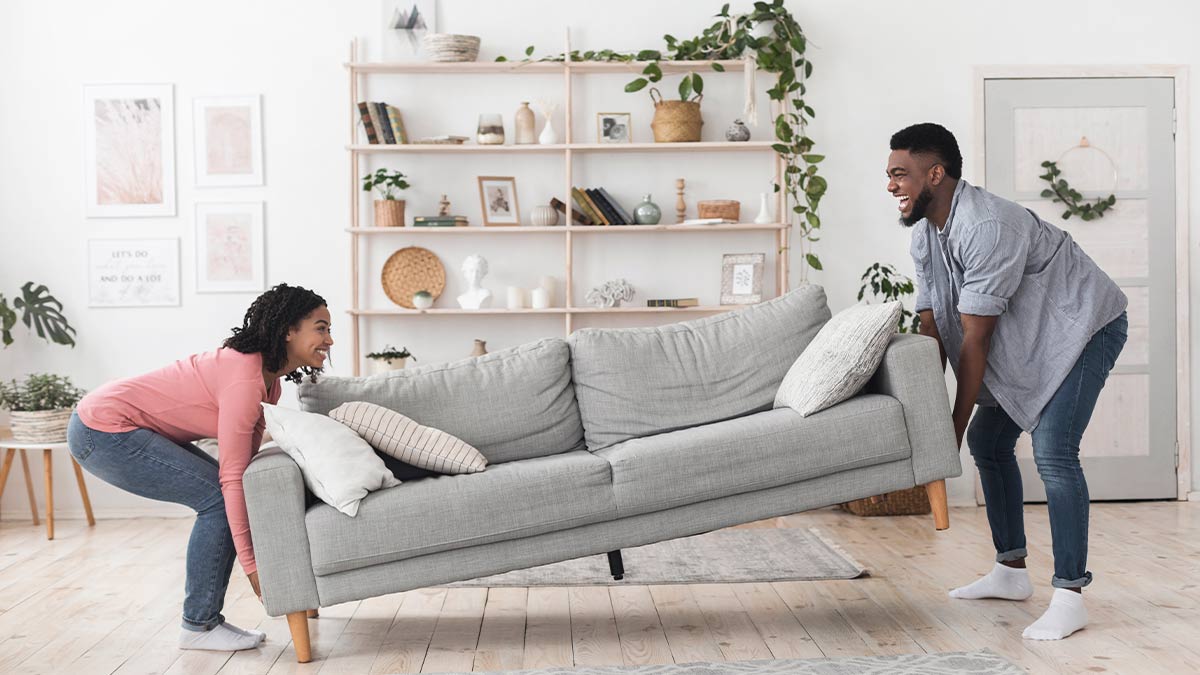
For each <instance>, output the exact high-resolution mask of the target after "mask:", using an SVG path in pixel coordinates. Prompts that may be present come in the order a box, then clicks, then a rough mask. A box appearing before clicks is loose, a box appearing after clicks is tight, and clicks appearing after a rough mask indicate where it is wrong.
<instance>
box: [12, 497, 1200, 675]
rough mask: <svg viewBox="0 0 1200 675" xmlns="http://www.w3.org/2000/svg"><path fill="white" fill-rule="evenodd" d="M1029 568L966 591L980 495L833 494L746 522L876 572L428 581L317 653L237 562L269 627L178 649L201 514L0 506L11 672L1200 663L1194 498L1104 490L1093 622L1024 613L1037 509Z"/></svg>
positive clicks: (1118, 669)
mask: <svg viewBox="0 0 1200 675" xmlns="http://www.w3.org/2000/svg"><path fill="white" fill-rule="evenodd" d="M1027 524H1028V529H1029V547H1030V552H1031V558H1030V567H1031V572H1032V574H1033V578H1034V581H1035V586H1036V589H1037V591H1036V593H1035V595H1034V597H1033V599H1032V600H1030V601H1028V602H1021V603H1011V602H997V601H954V600H950V599H949V598H947V597H946V590H947V589H948V588H950V587H952V586H955V585H958V584H961V583H963V582H966V581H969V580H971V579H973V578H974V577H975V576H976V575H978V574H981V573H983V572H986V571H987V570H988V569H989V568H990V567H991V565H992V562H991V558H992V551H991V544H990V537H989V535H988V531H987V521H986V517H985V516H984V512H983V510H982V509H976V508H956V509H953V510H952V513H951V529H950V530H949V531H947V532H941V533H937V532H935V531H934V529H933V526H932V520H931V518H929V517H899V518H858V517H855V516H852V515H849V514H846V513H842V512H839V511H836V510H832V509H825V510H820V511H814V512H810V513H805V514H799V515H794V516H787V517H783V518H774V519H770V520H764V521H760V522H757V523H752V524H749V525H745V526H743V527H818V528H820V529H821V530H822V531H823V532H825V533H826V534H827V536H829V537H830V538H832V539H833V540H834V541H837V542H838V543H840V544H841V545H842V547H843V548H844V549H845V550H846V551H848V552H849V553H850V554H851V555H853V556H854V557H856V558H857V559H858V560H859V561H860V562H862V563H863V564H864V565H866V566H867V567H868V568H869V569H870V570H871V573H872V574H871V576H870V577H869V578H864V579H858V580H854V581H829V582H784V583H755V584H696V585H687V586H682V585H666V586H628V587H611V588H610V587H585V588H528V589H526V588H496V589H482V588H454V589H445V588H429V589H421V590H415V591H410V592H407V593H400V594H396V595H391V596H386V597H382V598H373V599H371V600H366V601H363V602H354V603H346V604H343V605H338V606H335V607H328V608H324V609H322V610H321V618H320V619H317V620H315V621H312V622H310V623H311V625H312V640H313V650H314V661H313V662H312V663H309V664H304V665H299V664H297V663H296V662H295V653H294V651H293V650H292V648H291V647H290V644H289V637H288V630H287V624H286V621H285V620H284V619H282V618H269V617H266V616H264V614H263V611H262V607H261V605H259V604H258V601H257V599H256V598H254V596H253V594H252V593H251V592H250V588H249V585H248V584H247V582H246V580H245V577H243V576H242V575H241V574H240V573H239V572H235V574H234V580H233V583H232V585H231V587H230V593H229V598H228V602H227V604H226V610H225V614H226V616H227V617H228V618H229V620H230V621H232V622H234V623H236V624H238V625H241V626H244V627H258V628H260V629H261V630H264V631H266V633H267V635H268V638H267V642H266V643H265V644H264V645H263V647H262V648H260V649H257V650H253V651H249V652H241V653H238V654H235V655H232V656H230V655H228V654H217V653H207V652H180V651H178V650H177V649H176V648H175V646H174V641H175V639H176V636H177V633H178V622H179V612H180V603H181V600H182V587H183V552H184V549H185V545H186V541H187V534H188V531H189V529H190V527H191V523H190V521H188V520H174V519H171V520H167V519H164V520H101V521H100V522H99V523H97V525H96V527H95V528H93V529H89V528H87V527H86V525H85V524H84V522H83V521H73V520H64V521H60V523H59V524H58V527H57V533H56V534H57V539H56V540H55V541H52V542H48V541H46V539H45V531H44V529H42V528H39V527H33V526H32V525H29V524H22V523H20V522H11V521H10V522H4V523H0V673H26V672H28V673H73V674H74V673H160V672H168V673H222V674H225V673H318V672H319V673H323V674H325V673H390V672H408V673H415V672H446V671H469V670H475V671H481V670H501V669H520V668H537V667H544V666H556V665H566V666H570V665H592V664H614V665H619V664H627V665H632V664H644V663H670V662H680V663H681V662H687V661H697V660H705V661H722V660H728V661H734V660H745V659H770V658H819V657H822V656H824V657H837V656H850V655H864V654H906V653H908V654H911V653H920V652H940V651H958V650H973V649H981V648H988V649H991V650H993V651H995V652H997V653H999V654H1002V655H1004V656H1005V657H1007V658H1009V659H1010V660H1012V661H1014V662H1016V663H1018V664H1020V665H1022V666H1023V667H1025V668H1026V669H1027V670H1029V671H1030V672H1048V673H1082V672H1110V673H1153V672H1163V673H1181V672H1200V643H1198V642H1197V640H1196V636H1197V635H1200V536H1197V535H1200V505H1197V504H1195V503H1178V502H1156V503H1139V504H1097V505H1095V506H1093V509H1092V526H1091V563H1090V567H1091V569H1092V570H1093V572H1094V573H1095V574H1096V580H1097V581H1096V584H1095V585H1094V586H1092V587H1091V588H1090V589H1089V590H1088V591H1087V593H1086V597H1087V600H1088V608H1089V611H1090V612H1091V620H1092V623H1091V626H1090V627H1089V628H1088V629H1087V630H1085V631H1083V632H1081V633H1079V634H1077V635H1076V636H1074V637H1072V638H1070V639H1068V640H1065V641H1062V642H1057V643H1038V642H1029V641H1024V640H1022V639H1021V637H1020V633H1021V630H1022V629H1023V628H1024V627H1025V626H1026V625H1027V624H1029V623H1030V622H1031V621H1033V620H1034V619H1035V618H1036V617H1037V616H1038V615H1039V614H1040V612H1041V610H1042V609H1043V608H1044V607H1045V605H1046V603H1047V601H1048V599H1049V596H1050V593H1051V589H1050V587H1049V577H1050V575H1051V572H1052V566H1051V561H1050V553H1049V551H1050V530H1049V526H1048V524H1047V522H1046V510H1045V507H1042V506H1031V507H1029V509H1028V516H1027Z"/></svg>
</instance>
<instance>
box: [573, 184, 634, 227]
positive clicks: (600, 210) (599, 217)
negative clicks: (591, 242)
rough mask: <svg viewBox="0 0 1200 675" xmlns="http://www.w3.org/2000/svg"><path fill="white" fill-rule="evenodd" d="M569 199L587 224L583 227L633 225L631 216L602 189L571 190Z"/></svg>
mask: <svg viewBox="0 0 1200 675" xmlns="http://www.w3.org/2000/svg"><path fill="white" fill-rule="evenodd" d="M571 197H573V198H574V199H575V203H576V204H578V205H579V208H580V209H581V210H582V211H583V215H584V216H586V217H587V220H588V221H589V222H586V223H583V224H584V225H633V224H634V221H633V216H631V215H629V212H628V211H626V210H625V208H624V207H622V206H621V205H620V204H619V203H618V202H617V200H615V199H613V196H612V195H611V194H609V193H608V190H605V189H604V188H583V189H580V188H576V187H572V188H571Z"/></svg>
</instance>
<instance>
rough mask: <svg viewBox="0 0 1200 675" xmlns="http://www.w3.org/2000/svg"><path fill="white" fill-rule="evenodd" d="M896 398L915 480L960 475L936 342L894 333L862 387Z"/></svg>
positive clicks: (918, 336)
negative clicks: (879, 362) (874, 370)
mask: <svg viewBox="0 0 1200 675" xmlns="http://www.w3.org/2000/svg"><path fill="white" fill-rule="evenodd" d="M864 390H865V391H868V392H877V393H880V394H887V395H888V396H891V397H893V398H895V399H896V400H898V401H900V405H901V409H902V410H903V411H904V426H905V429H906V431H907V433H908V442H909V445H910V446H911V447H912V468H913V481H914V482H915V483H916V484H917V485H924V484H926V483H929V482H932V481H935V480H941V479H944V478H953V477H955V476H961V475H962V462H961V461H960V460H959V456H958V446H957V445H956V444H955V442H954V440H955V439H954V421H953V419H952V418H951V413H950V397H949V394H948V393H947V391H946V379H945V376H944V374H943V370H942V368H941V356H940V355H939V353H938V346H937V341H936V340H934V339H933V338H931V337H925V336H924V335H903V334H897V335H895V336H893V337H892V341H891V343H890V344H889V345H888V349H887V351H886V352H884V353H883V363H881V364H879V370H877V371H876V372H875V377H874V378H872V379H871V381H870V382H868V383H867V386H866V387H865V389H864Z"/></svg>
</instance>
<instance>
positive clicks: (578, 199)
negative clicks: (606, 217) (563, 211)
mask: <svg viewBox="0 0 1200 675" xmlns="http://www.w3.org/2000/svg"><path fill="white" fill-rule="evenodd" d="M571 198H572V199H574V200H575V203H576V204H579V208H580V209H581V210H582V211H583V212H584V214H586V215H587V217H588V220H590V221H592V225H603V224H604V221H602V220H600V214H598V213H596V212H595V211H593V210H592V206H591V204H590V203H589V202H588V200H587V198H585V197H584V195H583V191H582V190H580V189H579V188H577V187H574V186H572V187H571Z"/></svg>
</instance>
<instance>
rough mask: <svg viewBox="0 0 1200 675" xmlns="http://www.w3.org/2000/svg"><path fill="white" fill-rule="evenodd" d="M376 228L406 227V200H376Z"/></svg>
mask: <svg viewBox="0 0 1200 675" xmlns="http://www.w3.org/2000/svg"><path fill="white" fill-rule="evenodd" d="M375 226H376V227H404V200H403V199H376V200H375Z"/></svg>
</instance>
